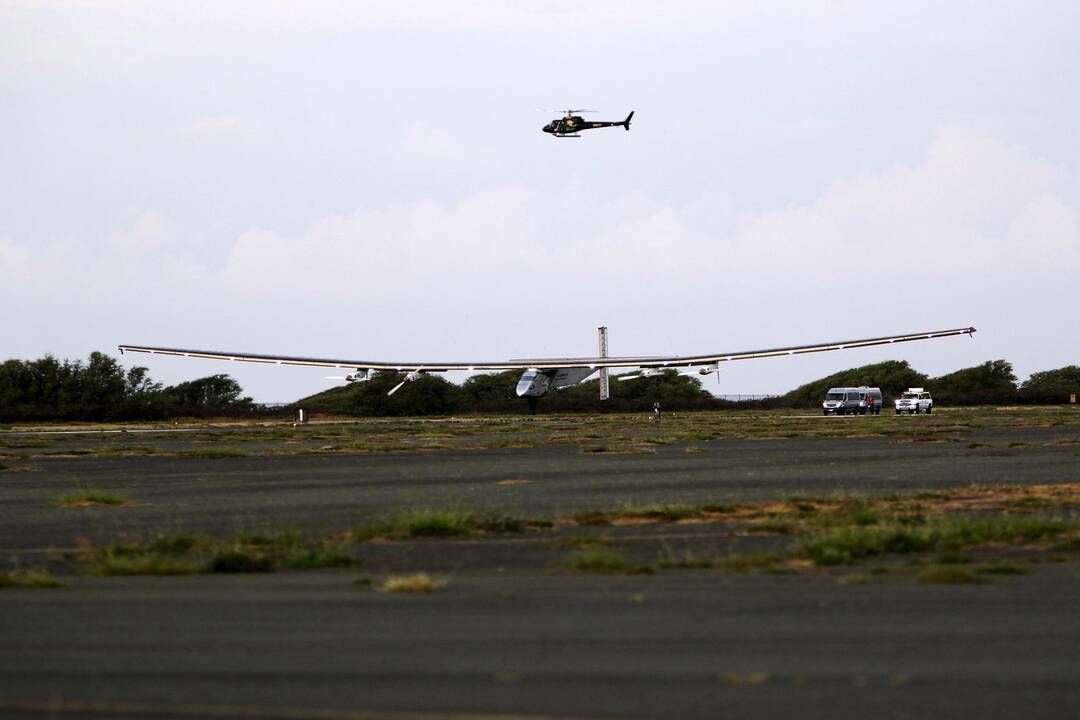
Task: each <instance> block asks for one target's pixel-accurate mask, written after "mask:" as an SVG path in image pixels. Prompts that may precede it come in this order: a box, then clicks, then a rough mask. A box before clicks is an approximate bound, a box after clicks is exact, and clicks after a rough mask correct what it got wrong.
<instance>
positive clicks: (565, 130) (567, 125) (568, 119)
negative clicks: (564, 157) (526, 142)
mask: <svg viewBox="0 0 1080 720" xmlns="http://www.w3.org/2000/svg"><path fill="white" fill-rule="evenodd" d="M541 112H563V111H562V110H543V111H541ZM565 112H566V115H565V116H564V117H562V118H559V119H558V120H552V121H551V122H549V123H548V124H547V125H545V126H544V127H543V128H542V129H543V131H544V132H546V133H550V134H551V136H552V137H557V138H567V137H581V136H580V135H578V134H577V133H578V131H580V130H593V129H595V128H603V127H620V126H621V127H622V128H623V129H624V130H627V131H629V130H630V118H632V117H634V111H633V110H631V111H630V114H629V115H627V116H626V119H625V120H623V121H622V122H609V121H599V122H597V121H587V120H585V118H583V117H581V116H580V115H576V114H575V113H591V112H596V111H595V110H566V111H565Z"/></svg>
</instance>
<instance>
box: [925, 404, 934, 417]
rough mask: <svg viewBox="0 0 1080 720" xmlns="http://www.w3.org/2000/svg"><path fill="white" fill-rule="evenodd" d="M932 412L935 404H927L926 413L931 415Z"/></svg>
mask: <svg viewBox="0 0 1080 720" xmlns="http://www.w3.org/2000/svg"><path fill="white" fill-rule="evenodd" d="M932 412H934V406H933V405H927V406H926V414H927V415H929V414H930V413H932Z"/></svg>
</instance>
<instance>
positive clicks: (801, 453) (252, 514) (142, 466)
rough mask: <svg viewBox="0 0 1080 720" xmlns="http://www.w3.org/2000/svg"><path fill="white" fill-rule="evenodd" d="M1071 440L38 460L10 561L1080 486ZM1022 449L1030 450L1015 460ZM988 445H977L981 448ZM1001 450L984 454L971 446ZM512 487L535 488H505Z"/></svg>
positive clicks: (2, 544) (10, 528) (11, 496)
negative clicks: (586, 513)
mask: <svg viewBox="0 0 1080 720" xmlns="http://www.w3.org/2000/svg"><path fill="white" fill-rule="evenodd" d="M1075 437H1076V430H1075V429H1073V428H1056V427H1047V428H1026V429H1023V430H1009V431H1000V430H994V431H986V432H980V433H975V434H972V436H971V437H970V438H968V439H965V440H964V441H963V442H910V441H908V442H901V443H898V442H896V441H895V439H891V438H862V439H844V438H793V439H788V440H755V441H735V440H718V441H712V442H709V443H699V444H698V447H699V448H701V449H702V450H703V451H702V452H694V453H687V452H685V445H682V444H675V445H661V446H658V447H657V448H655V450H656V452H655V453H640V454H628V455H588V454H582V453H581V452H580V451H579V449H578V448H576V447H574V446H548V447H539V448H519V449H495V450H481V451H469V452H449V451H448V452H434V453H391V454H361V455H334V454H331V455H296V456H252V457H238V458H222V459H214V460H206V459H199V458H191V457H168V456H165V457H157V456H149V457H101V458H95V457H74V458H56V459H48V458H45V459H35V460H33V461H32V465H33V466H34V467H36V468H39V470H40V471H39V472H26V473H19V474H4V475H0V552H2V550H4V549H24V548H41V547H48V546H50V545H52V546H60V547H66V546H69V545H70V544H71V543H72V542H74V541H75V540H76V539H78V538H89V539H91V540H96V541H105V540H107V539H108V538H110V537H113V536H116V535H118V534H123V533H129V534H130V533H136V534H137V533H143V534H146V533H147V532H159V531H162V530H172V531H175V530H188V531H195V530H198V531H210V532H215V533H227V532H232V531H235V530H236V529H237V528H252V527H259V528H302V529H306V530H341V529H347V528H349V527H351V526H352V525H353V524H355V523H357V522H362V521H370V520H372V519H374V518H378V517H382V516H385V515H386V514H387V513H389V512H392V511H394V510H398V509H401V508H406V507H415V506H427V507H434V508H445V507H460V508H464V509H478V510H480V509H484V510H499V511H503V512H509V513H515V514H519V515H525V516H529V517H536V516H544V515H551V514H556V513H558V514H570V513H573V512H576V511H579V510H584V509H590V508H597V507H605V508H608V507H613V506H615V505H618V504H620V503H628V502H631V503H648V502H663V503H673V502H703V501H722V502H731V501H741V500H762V499H776V498H786V497H791V496H794V495H799V494H802V495H811V496H823V495H829V494H832V493H837V492H840V493H846V492H871V493H882V494H889V493H897V492H907V491H912V490H922V489H935V488H947V487H958V486H964V485H970V484H972V483H1006V484H1031V483H1045V482H1076V481H1080V447H1077V446H1075V445H1059V444H1055V443H1056V442H1058V441H1060V440H1062V439H1066V440H1068V439H1069V438H1075ZM1020 440H1022V441H1023V442H1024V443H1025V445H1024V446H1023V447H1009V445H1010V443H1012V442H1018V441H1020ZM974 441H977V442H974ZM972 444H980V445H990V447H976V448H972V447H970V445H972ZM507 480H528V481H529V482H528V483H515V484H506V485H501V484H500V483H502V482H504V481H507ZM80 487H81V488H92V489H96V490H112V491H121V492H124V493H125V494H127V495H128V496H129V497H130V499H131V500H132V504H131V505H130V506H125V507H118V508H109V507H104V508H60V507H56V506H55V504H54V502H53V501H54V499H55V498H56V497H57V496H59V495H61V494H63V493H65V492H70V491H72V490H74V489H76V488H80Z"/></svg>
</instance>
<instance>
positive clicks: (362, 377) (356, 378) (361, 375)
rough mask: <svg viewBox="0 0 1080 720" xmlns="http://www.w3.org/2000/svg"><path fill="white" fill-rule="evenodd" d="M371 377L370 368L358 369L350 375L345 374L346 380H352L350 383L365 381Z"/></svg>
mask: <svg viewBox="0 0 1080 720" xmlns="http://www.w3.org/2000/svg"><path fill="white" fill-rule="evenodd" d="M370 379H371V371H370V370H357V371H356V372H354V373H349V374H348V375H346V376H345V382H350V383H354V382H365V381H367V380H370Z"/></svg>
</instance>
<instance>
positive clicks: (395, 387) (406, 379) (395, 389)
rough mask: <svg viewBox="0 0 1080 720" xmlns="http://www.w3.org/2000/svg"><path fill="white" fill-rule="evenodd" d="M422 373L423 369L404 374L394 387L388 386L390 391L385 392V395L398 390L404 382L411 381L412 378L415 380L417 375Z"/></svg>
mask: <svg viewBox="0 0 1080 720" xmlns="http://www.w3.org/2000/svg"><path fill="white" fill-rule="evenodd" d="M423 374H424V371H423V370H413V371H412V372H411V373H409V374H408V375H406V376H405V379H404V380H402V381H401V382H399V383H398V384H397V385H395V386H394V387H392V388H390V392H388V393H386V394H387V395H393V394H394V393H396V392H397V391H398V390H400V389H401V388H402V386H404V385H405V384H406V383H411V382H412V381H413V380H416V379H417V378H418V377H420V376H421V375H423Z"/></svg>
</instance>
